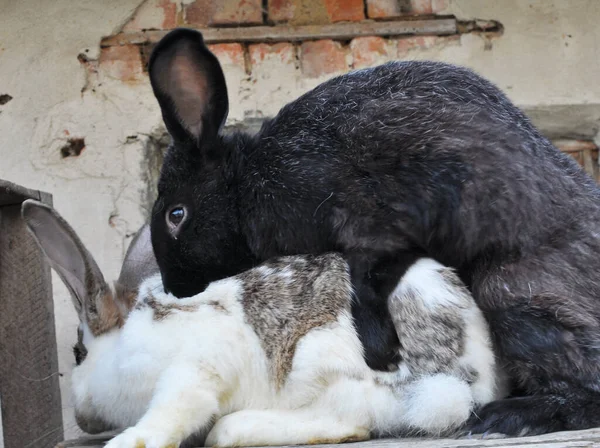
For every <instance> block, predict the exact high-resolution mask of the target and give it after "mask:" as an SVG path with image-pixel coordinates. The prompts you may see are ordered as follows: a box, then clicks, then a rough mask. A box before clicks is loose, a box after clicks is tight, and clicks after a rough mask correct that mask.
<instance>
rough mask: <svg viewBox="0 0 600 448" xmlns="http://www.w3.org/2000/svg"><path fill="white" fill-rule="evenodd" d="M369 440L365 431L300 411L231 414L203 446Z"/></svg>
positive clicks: (336, 420)
mask: <svg viewBox="0 0 600 448" xmlns="http://www.w3.org/2000/svg"><path fill="white" fill-rule="evenodd" d="M367 439H369V431H368V429H367V428H364V427H359V426H356V425H353V424H349V423H345V422H341V421H339V420H338V419H332V418H328V417H325V416H323V415H322V413H316V412H310V411H309V410H302V411H276V410H273V411H259V410H245V411H239V412H234V413H233V414H229V415H226V416H224V417H222V418H221V419H219V420H218V421H217V423H216V424H215V426H214V427H213V428H212V430H211V431H210V433H209V434H208V436H207V438H206V442H205V446H213V447H235V446H274V445H312V444H333V443H342V442H356V441H361V440H367Z"/></svg>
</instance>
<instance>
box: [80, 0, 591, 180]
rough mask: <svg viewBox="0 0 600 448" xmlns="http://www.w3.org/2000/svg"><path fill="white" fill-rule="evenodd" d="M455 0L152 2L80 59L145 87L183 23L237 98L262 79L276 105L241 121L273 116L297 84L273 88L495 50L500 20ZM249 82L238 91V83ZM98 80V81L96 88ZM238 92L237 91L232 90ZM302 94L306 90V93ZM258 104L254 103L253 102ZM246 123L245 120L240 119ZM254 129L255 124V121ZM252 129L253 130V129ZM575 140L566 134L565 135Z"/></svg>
mask: <svg viewBox="0 0 600 448" xmlns="http://www.w3.org/2000/svg"><path fill="white" fill-rule="evenodd" d="M449 3H450V0H195V1H184V2H180V1H176V0H146V1H145V2H143V3H142V4H141V5H140V6H139V7H138V9H137V10H136V12H135V13H134V15H133V16H132V17H131V19H130V20H129V21H128V22H127V23H126V24H125V25H124V26H123V27H122V29H121V30H120V31H119V32H118V33H116V34H115V35H112V36H106V37H105V38H104V39H103V40H102V42H101V54H100V57H99V59H98V60H97V61H89V60H88V59H87V58H86V57H85V55H80V62H82V64H84V65H85V67H86V69H87V71H88V74H91V75H92V76H97V77H98V82H101V81H102V79H103V77H108V78H110V79H112V80H119V81H121V82H123V83H140V82H143V83H147V82H148V80H147V73H146V64H147V60H148V56H149V54H150V52H151V50H152V47H153V45H154V44H155V43H156V42H157V41H158V40H159V39H160V38H161V37H162V36H164V34H166V33H167V32H168V30H170V29H172V28H175V27H179V26H184V27H191V28H196V29H200V30H201V31H203V33H204V36H205V39H206V41H207V42H208V43H209V47H210V48H211V50H212V51H213V52H214V53H215V54H216V56H217V57H218V58H219V60H220V62H221V64H222V66H223V68H224V71H225V73H226V76H227V78H228V84H229V86H230V91H229V93H230V101H231V102H232V103H236V102H237V101H238V100H242V99H243V100H244V101H246V103H247V102H248V98H249V94H248V91H249V90H250V89H249V87H248V86H249V85H250V86H251V85H253V84H260V83H261V82H262V84H263V85H264V86H263V92H265V91H266V92H267V93H268V95H269V100H270V101H266V102H265V103H262V104H261V103H260V102H261V98H260V97H259V95H257V94H256V92H253V95H255V96H257V98H256V100H255V103H254V105H253V110H250V111H249V110H246V111H244V116H243V117H241V118H240V117H237V118H238V120H237V121H238V122H237V123H236V125H237V126H238V127H239V126H242V127H244V120H246V121H247V120H248V119H250V121H251V120H252V119H255V118H256V117H264V116H271V115H273V114H275V113H276V112H277V110H278V109H279V107H280V106H281V105H282V104H284V103H285V102H287V101H289V100H291V99H293V98H294V97H295V96H296V93H297V90H298V89H296V88H289V89H288V88H286V85H285V83H281V82H279V83H278V82H269V80H270V79H272V78H274V74H277V75H278V77H279V78H284V79H286V78H287V79H289V81H286V82H289V83H293V82H294V80H298V79H300V80H303V81H305V85H306V88H305V89H304V90H306V89H307V88H309V87H312V86H314V85H316V84H318V83H319V82H321V81H323V80H325V79H327V78H328V77H331V76H334V75H336V74H340V73H344V72H347V71H349V70H352V69H357V68H363V67H368V66H373V65H377V64H380V63H383V62H386V61H390V60H398V59H410V58H412V57H413V56H414V54H415V53H419V55H421V57H422V56H423V55H425V57H427V55H428V54H431V55H432V58H435V57H436V55H438V54H439V52H440V49H447V47H451V46H458V45H460V42H461V37H464V36H465V35H477V36H478V37H479V38H481V39H482V40H483V41H484V42H485V44H484V45H485V48H486V49H491V48H492V46H493V44H494V41H495V40H496V39H500V38H501V36H502V33H503V27H502V24H501V23H499V22H497V21H494V20H470V21H460V20H456V19H455V17H454V16H453V15H452V14H451V13H450V9H449ZM241 83H244V84H245V87H240V88H237V89H236V88H235V87H236V86H234V85H233V84H241ZM92 84H93V83H92ZM231 87H233V88H231ZM300 90H302V89H300ZM250 102H251V101H250ZM240 121H241V123H240ZM255 124H256V123H255ZM250 126H251V125H250ZM246 127H248V126H246ZM560 137H561V138H560V139H559V140H558V141H557V145H558V146H559V147H560V148H561V149H563V150H564V151H566V152H567V153H569V154H571V155H573V156H574V157H575V158H576V159H577V160H578V161H579V163H580V164H581V165H582V166H584V167H585V168H586V170H587V171H588V172H590V174H592V175H593V176H594V177H597V176H598V169H597V166H598V162H597V160H598V148H597V146H596V145H595V144H594V143H593V142H592V141H589V140H584V141H582V140H580V139H577V138H568V137H569V136H560ZM565 137H567V138H565Z"/></svg>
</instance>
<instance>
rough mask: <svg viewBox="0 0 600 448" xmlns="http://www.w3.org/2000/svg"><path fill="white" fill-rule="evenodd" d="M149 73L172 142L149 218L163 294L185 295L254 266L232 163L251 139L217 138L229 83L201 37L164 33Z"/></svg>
mask: <svg viewBox="0 0 600 448" xmlns="http://www.w3.org/2000/svg"><path fill="white" fill-rule="evenodd" d="M148 72H149V75H150V81H151V84H152V88H153V91H154V94H155V96H156V98H157V100H158V103H159V105H160V108H161V111H162V116H163V120H164V122H165V125H166V127H167V130H168V131H169V134H170V135H171V137H172V143H171V146H170V147H169V149H168V151H167V154H166V157H165V160H164V163H163V167H162V170H161V175H160V180H159V184H158V198H157V200H156V202H155V205H154V209H153V212H152V221H151V226H152V244H153V246H154V252H155V254H156V258H157V260H158V264H159V266H160V271H161V274H162V279H163V284H164V287H165V290H166V291H167V292H170V293H172V294H174V295H175V296H178V297H187V296H191V295H194V294H196V293H198V292H201V291H202V290H203V289H204V288H205V287H206V286H207V285H208V283H210V282H211V281H213V280H217V279H221V278H225V277H227V276H229V275H233V274H237V273H238V272H240V271H241V270H243V268H246V267H250V266H251V257H250V255H249V250H248V249H247V245H246V244H245V241H244V240H243V238H242V236H241V231H240V228H239V217H238V216H237V211H236V210H237V206H236V204H237V200H238V199H237V197H236V195H235V190H236V186H235V185H234V183H235V179H236V177H237V176H236V173H235V170H236V169H237V168H236V167H235V163H232V161H231V155H232V151H235V150H236V146H239V145H242V144H243V140H244V138H247V137H242V136H233V137H223V136H221V135H220V133H219V131H220V129H221V127H222V126H223V124H224V123H225V120H226V118H227V112H228V108H229V104H228V99H227V87H226V85H225V77H224V75H223V71H222V69H221V66H220V64H219V61H218V60H217V58H216V57H215V56H214V55H213V54H212V53H211V52H210V51H209V49H208V48H207V47H206V45H205V44H204V41H203V39H202V35H201V34H200V33H198V32H197V31H193V30H189V29H177V30H174V31H172V32H170V33H169V34H167V35H166V36H165V37H164V38H163V39H162V40H161V41H160V42H159V43H158V44H157V46H156V47H155V48H154V50H153V52H152V55H151V57H150V61H149V64H148ZM238 168H239V167H238Z"/></svg>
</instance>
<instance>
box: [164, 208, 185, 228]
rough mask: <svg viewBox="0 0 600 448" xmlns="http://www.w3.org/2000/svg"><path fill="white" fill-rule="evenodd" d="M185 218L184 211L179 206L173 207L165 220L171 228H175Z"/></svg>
mask: <svg viewBox="0 0 600 448" xmlns="http://www.w3.org/2000/svg"><path fill="white" fill-rule="evenodd" d="M183 218H185V209H184V208H183V207H181V206H177V207H173V208H172V209H171V210H170V211H169V213H168V214H167V220H168V221H169V224H170V225H171V226H173V227H177V226H178V225H179V224H181V222H182V221H183Z"/></svg>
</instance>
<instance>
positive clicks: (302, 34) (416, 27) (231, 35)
mask: <svg viewBox="0 0 600 448" xmlns="http://www.w3.org/2000/svg"><path fill="white" fill-rule="evenodd" d="M197 30H198V31H200V32H202V35H203V37H204V40H205V41H206V43H207V44H215V43H224V42H245V43H256V42H297V41H305V40H315V39H335V40H350V39H353V38H355V37H361V36H400V35H411V34H414V35H417V34H431V35H444V34H455V33H456V32H457V26H456V20H455V19H448V18H442V19H428V20H396V21H391V22H373V21H363V22H356V23H337V24H333V25H300V26H288V25H286V26H251V27H239V28H197ZM168 32H169V30H148V31H139V32H131V33H119V34H115V35H114V36H108V37H105V38H103V39H102V41H101V42H100V46H101V47H112V46H116V45H145V44H155V43H156V42H158V41H159V40H160V39H162V37H163V36H165V34H167V33H168Z"/></svg>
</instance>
